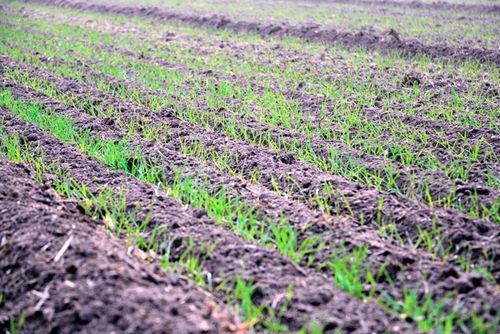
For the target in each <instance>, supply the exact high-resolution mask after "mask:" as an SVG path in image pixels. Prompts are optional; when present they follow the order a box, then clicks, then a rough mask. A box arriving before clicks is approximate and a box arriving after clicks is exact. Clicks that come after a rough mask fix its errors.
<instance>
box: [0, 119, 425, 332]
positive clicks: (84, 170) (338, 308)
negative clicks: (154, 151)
mask: <svg viewBox="0 0 500 334" xmlns="http://www.w3.org/2000/svg"><path fill="white" fill-rule="evenodd" d="M2 114H3V117H2V122H3V123H4V124H6V127H4V129H5V130H6V131H8V132H9V133H15V132H18V133H20V134H22V136H23V138H26V140H28V142H29V143H30V144H31V145H34V147H36V146H38V147H42V148H43V149H44V152H45V155H46V156H47V157H53V158H54V160H51V161H52V162H54V163H56V162H57V163H58V164H60V165H61V166H62V167H63V168H65V169H66V170H67V171H68V172H69V173H70V175H71V176H72V177H73V178H75V179H77V180H78V181H80V182H84V183H85V184H88V185H89V186H90V187H91V189H93V191H95V192H98V191H99V186H101V187H103V186H104V187H112V188H113V189H116V190H115V191H116V192H118V191H121V193H122V194H123V195H125V196H126V198H127V199H128V201H129V202H130V203H135V204H139V206H140V208H143V209H142V212H141V214H142V215H145V214H148V213H149V214H150V217H151V218H150V224H149V228H151V229H152V228H153V227H155V226H160V225H161V226H163V227H164V228H165V229H166V231H167V235H168V237H166V238H167V239H165V241H168V240H174V241H175V240H176V241H175V242H173V243H172V244H171V248H170V252H171V254H172V256H173V257H174V258H175V257H176V256H180V254H181V252H183V251H184V250H185V245H184V243H183V242H182V240H192V241H193V242H194V245H195V246H193V248H192V250H193V251H194V252H196V251H197V249H198V250H199V251H202V248H198V247H203V245H207V244H208V245H215V246H216V247H215V251H214V252H212V253H210V255H208V256H205V257H204V260H203V269H204V274H205V275H207V274H209V275H210V276H211V277H213V282H214V284H219V283H221V282H222V280H223V279H224V278H225V279H227V280H229V281H228V283H227V284H230V283H233V284H234V280H236V278H237V277H240V278H243V279H248V280H253V281H254V282H255V283H256V284H257V286H258V287H259V297H256V298H257V302H258V304H262V305H272V307H273V308H275V310H276V312H278V311H279V309H280V307H281V306H282V305H283V303H284V302H285V297H286V296H287V291H288V289H289V287H290V286H292V287H293V298H292V300H291V302H290V305H289V306H288V308H287V309H286V312H285V313H284V314H283V315H282V316H281V317H280V318H281V319H280V320H281V322H282V323H284V324H286V325H287V326H288V327H289V328H290V329H291V330H298V329H299V328H300V327H302V326H303V325H304V324H307V323H308V321H310V320H316V321H319V322H320V323H321V324H323V325H324V326H325V327H326V328H332V329H334V328H341V329H343V330H346V331H352V332H359V333H367V332H376V333H383V332H385V331H386V330H388V331H389V332H393V333H406V332H408V331H415V330H416V328H414V327H413V326H411V325H410V324H406V323H404V322H402V321H400V320H399V319H397V318H396V317H394V316H391V315H389V314H387V313H385V312H384V311H383V310H382V309H381V308H380V307H379V306H378V305H376V304H373V303H363V302H362V301H361V300H359V299H357V298H355V297H353V296H350V295H348V294H346V293H345V292H343V291H341V290H340V289H338V288H336V287H334V286H333V285H332V284H331V278H330V277H327V276H323V275H320V274H315V273H314V272H313V271H310V270H307V269H302V268H300V267H297V266H296V265H295V264H293V263H292V262H291V261H290V260H288V259H286V258H284V257H282V256H281V255H280V254H279V253H278V252H277V251H274V250H272V249H270V248H266V247H259V246H258V245H255V244H251V243H246V242H244V241H243V240H241V239H239V238H238V237H236V236H235V235H234V234H233V233H231V232H229V231H226V230H224V229H221V228H219V227H218V226H217V225H214V224H213V222H211V220H210V219H208V217H207V216H206V214H205V213H204V212H203V211H202V210H198V209H186V207H184V206H183V205H181V204H180V203H179V202H177V201H175V200H172V199H171V198H168V197H167V195H166V194H165V193H164V192H162V191H159V190H158V189H157V188H156V187H154V186H149V185H146V184H144V183H142V182H139V181H137V180H135V179H131V178H130V177H127V176H126V175H125V173H122V172H115V171H110V170H109V169H107V168H106V167H105V166H103V165H101V164H99V163H97V162H96V161H94V160H93V159H91V158H89V157H87V156H84V155H82V154H80V153H78V152H75V150H74V148H73V147H71V146H68V145H65V144H62V143H60V142H58V141H57V140H55V139H53V138H51V137H48V136H46V135H44V134H43V133H42V132H41V131H40V130H38V129H37V128H35V127H33V126H29V125H27V124H26V123H24V122H21V121H19V120H16V119H14V118H11V117H10V116H9V115H8V114H5V112H3V113H2ZM16 127H17V130H15V128H16ZM132 208H134V206H132ZM147 208H151V209H147ZM228 287H229V285H228ZM225 293H226V291H224V290H220V291H219V292H218V293H216V296H219V297H220V298H224V295H225ZM367 314H370V315H372V316H370V317H367Z"/></svg>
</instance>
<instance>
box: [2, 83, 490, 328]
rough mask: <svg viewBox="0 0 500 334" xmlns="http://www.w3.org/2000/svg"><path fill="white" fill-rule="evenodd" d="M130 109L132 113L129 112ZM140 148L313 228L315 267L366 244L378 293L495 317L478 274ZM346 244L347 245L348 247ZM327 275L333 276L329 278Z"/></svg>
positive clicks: (152, 148) (107, 131)
mask: <svg viewBox="0 0 500 334" xmlns="http://www.w3.org/2000/svg"><path fill="white" fill-rule="evenodd" d="M11 88H14V87H11ZM15 91H17V92H18V94H23V95H24V96H30V97H31V98H33V99H35V100H37V101H43V103H44V104H45V105H47V106H51V108H54V109H55V110H56V111H57V112H60V113H62V114H66V115H68V116H70V117H71V118H73V119H75V120H76V121H77V123H78V124H81V125H82V126H85V127H86V128H89V129H92V131H93V132H95V133H96V134H99V136H105V138H120V134H121V131H120V130H115V125H113V124H109V123H108V124H106V122H107V121H106V120H98V119H95V118H91V117H88V116H86V115H85V114H83V113H82V112H81V111H77V110H71V109H69V108H65V107H63V106H61V105H59V104H57V103H55V102H54V101H51V100H50V99H47V98H46V97H44V96H43V95H40V94H36V93H34V92H29V90H27V91H25V92H24V93H21V90H19V88H15ZM124 107H125V105H124ZM127 109H129V110H130V108H127ZM192 130H194V129H192ZM195 135H196V134H195ZM137 143H138V144H139V143H140V145H141V147H143V151H144V152H146V154H147V155H148V156H150V157H151V158H154V157H157V156H158V155H157V154H158V153H159V152H161V157H160V160H159V162H163V163H165V165H164V167H165V168H167V169H168V168H170V167H172V166H177V167H181V166H189V170H191V171H193V172H194V171H197V172H201V173H202V175H201V177H207V179H208V180H210V181H211V183H212V184H213V186H214V187H218V186H219V185H221V184H222V185H224V186H225V187H226V188H227V189H230V190H233V191H234V192H235V193H236V194H238V196H240V197H242V198H243V199H244V200H245V201H247V202H248V203H250V204H253V205H257V207H258V208H259V209H261V210H263V212H264V213H266V214H267V215H269V216H270V217H273V218H276V217H279V216H280V214H282V213H284V214H285V217H286V218H287V219H289V220H290V222H291V223H292V224H293V225H294V226H295V227H297V228H298V229H301V228H303V227H305V226H309V225H310V227H309V229H307V230H306V231H305V232H304V234H301V235H300V237H299V240H303V239H304V238H305V237H307V236H310V235H316V236H321V239H322V240H324V241H325V242H326V246H325V249H324V250H323V251H321V252H319V253H318V258H317V261H318V262H317V263H315V264H314V266H316V265H317V264H319V263H324V261H328V258H329V256H330V254H331V252H332V249H333V248H334V247H335V248H338V247H340V246H341V245H343V246H345V247H346V249H347V250H349V251H350V250H353V249H355V248H357V247H360V246H363V245H367V246H368V250H369V256H368V258H367V261H369V263H370V265H371V267H372V268H373V271H374V273H376V272H377V271H378V269H380V268H381V267H382V266H387V267H388V268H389V269H388V270H389V272H390V276H391V278H392V283H391V282H389V281H385V280H381V281H380V282H378V285H377V286H378V287H377V293H379V294H389V295H391V296H393V297H397V298H400V297H401V296H402V295H401V294H402V292H403V289H404V288H407V289H408V288H414V289H416V290H420V289H425V290H427V291H428V293H431V294H432V295H433V296H436V297H437V298H442V297H444V296H445V295H446V294H447V293H448V292H449V291H460V293H459V294H458V295H457V296H456V298H457V300H461V301H462V302H463V303H464V304H466V305H467V306H468V308H467V309H463V310H461V311H463V312H465V314H467V313H468V312H469V311H468V310H476V311H479V313H481V314H484V315H485V316H486V318H487V319H490V317H495V313H491V314H490V313H488V312H490V311H486V309H485V305H496V303H497V300H498V298H496V295H497V292H496V291H495V288H494V287H492V286H491V285H490V284H489V283H488V282H487V281H485V280H484V279H483V278H481V277H479V276H478V275H473V274H465V273H462V272H461V270H460V268H459V267H458V266H455V265H450V264H444V263H441V262H438V261H433V260H432V259H430V258H429V257H427V256H426V255H425V254H424V253H414V252H413V251H411V250H408V249H406V248H403V247H401V246H398V245H397V244H393V243H390V242H387V240H383V239H382V238H380V236H378V235H377V232H376V231H375V230H373V229H372V228H370V227H369V226H359V225H356V224H354V223H352V222H348V221H342V220H332V219H327V218H324V217H321V214H319V213H318V212H317V211H316V212H315V211H312V210H310V209H308V208H307V207H304V206H303V205H301V204H300V203H295V202H293V201H289V200H286V199H283V198H280V197H277V196H276V195H274V194H273V193H271V192H269V191H267V190H266V189H262V188H260V187H258V186H254V185H250V184H245V183H243V182H242V181H241V180H239V179H237V178H231V177H227V176H223V175H220V173H219V172H217V171H215V170H213V169H210V168H207V167H204V166H203V165H201V164H199V163H197V162H196V161H194V160H190V159H188V158H186V157H183V156H182V155H180V154H178V153H175V151H171V150H168V149H162V148H161V147H160V146H159V145H155V144H153V143H147V142H145V141H144V140H142V142H141V141H140V140H139V142H137ZM32 144H33V145H40V142H39V140H36V141H32ZM45 145H47V144H45ZM45 145H44V148H45ZM46 149H47V150H53V149H54V148H53V147H52V146H51V145H49V146H48V147H47V148H46ZM59 154H60V153H57V154H56V153H54V154H53V155H54V156H58V155H59ZM191 233H194V232H191ZM190 235H191V234H190ZM346 240H349V242H347V241H346ZM304 266H305V263H304ZM327 269H328V268H323V269H322V270H323V271H327V272H328V270H327ZM495 270H496V268H495ZM328 274H329V275H331V273H328ZM469 307H470V308H469ZM488 309H489V308H488ZM493 309H494V308H493ZM485 312H486V313H485Z"/></svg>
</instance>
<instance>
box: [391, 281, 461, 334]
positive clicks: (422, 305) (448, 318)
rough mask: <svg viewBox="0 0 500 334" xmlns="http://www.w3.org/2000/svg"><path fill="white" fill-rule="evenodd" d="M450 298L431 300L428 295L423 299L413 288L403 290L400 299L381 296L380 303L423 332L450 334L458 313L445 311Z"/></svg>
mask: <svg viewBox="0 0 500 334" xmlns="http://www.w3.org/2000/svg"><path fill="white" fill-rule="evenodd" d="M449 301H450V298H449V297H444V298H442V299H439V300H433V298H432V297H431V296H430V295H427V296H424V297H423V299H422V298H420V297H419V294H418V293H417V292H416V291H414V290H409V291H408V290H405V291H404V297H403V300H401V301H396V300H394V299H391V298H390V297H387V296H383V297H382V302H381V303H382V305H383V306H384V307H385V308H387V309H388V310H389V311H390V312H392V313H395V314H399V316H400V317H401V318H402V319H405V320H411V321H415V322H416V323H417V324H418V327H419V329H420V330H421V331H423V332H430V331H433V330H437V331H438V332H439V333H445V334H451V333H453V330H454V328H455V326H456V323H457V320H458V319H459V317H460V315H459V313H458V312H457V311H454V310H452V311H445V307H446V305H448V304H449Z"/></svg>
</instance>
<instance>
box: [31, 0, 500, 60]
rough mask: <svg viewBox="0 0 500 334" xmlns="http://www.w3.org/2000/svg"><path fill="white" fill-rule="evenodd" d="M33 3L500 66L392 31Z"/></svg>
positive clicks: (494, 53) (465, 50) (487, 56)
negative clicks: (336, 28)
mask: <svg viewBox="0 0 500 334" xmlns="http://www.w3.org/2000/svg"><path fill="white" fill-rule="evenodd" d="M30 1H32V0H28V1H27V2H30ZM33 2H36V3H41V4H47V5H57V6H60V7H66V8H73V9H81V10H89V11H95V12H101V13H114V14H121V15H131V16H143V17H144V16H146V17H151V18H155V19H159V20H178V21H181V22H184V23H188V24H195V25H198V26H202V27H210V28H216V29H228V30H234V31H242V32H252V33H258V34H261V35H276V36H294V37H298V38H303V39H306V40H311V41H322V42H329V43H342V44H344V45H346V46H351V47H365V48H371V49H381V50H384V49H388V50H397V51H400V52H401V53H404V54H408V55H416V54H425V55H428V56H430V57H434V58H445V59H455V60H460V61H462V60H479V61H486V62H491V63H493V64H496V65H500V60H499V59H500V51H498V50H490V49H485V48H474V47H468V46H463V47H455V46H450V45H445V44H440V45H426V44H423V43H421V42H420V41H418V40H415V39H413V40H410V39H409V40H403V39H402V38H401V37H400V36H399V34H398V33H397V32H396V31H394V30H392V29H391V30H390V31H388V32H387V34H386V35H377V34H374V33H372V32H370V31H358V32H343V31H337V30H334V29H331V30H322V29H320V28H319V26H317V25H310V26H293V25H289V24H281V25H277V24H267V25H263V24H259V23H255V22H249V21H232V20H230V19H228V18H226V17H224V16H222V15H211V16H198V15H190V14H184V13H179V12H173V11H167V10H162V9H159V8H157V7H132V6H115V5H98V4H92V3H85V2H69V1H66V0H55V1H54V0H34V1H33Z"/></svg>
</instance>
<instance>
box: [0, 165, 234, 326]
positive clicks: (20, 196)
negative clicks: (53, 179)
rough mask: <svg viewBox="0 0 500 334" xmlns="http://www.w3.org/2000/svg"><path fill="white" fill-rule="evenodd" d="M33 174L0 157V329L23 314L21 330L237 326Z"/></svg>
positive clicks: (194, 290) (210, 302)
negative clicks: (1, 300) (42, 184)
mask: <svg viewBox="0 0 500 334" xmlns="http://www.w3.org/2000/svg"><path fill="white" fill-rule="evenodd" d="M33 178H34V174H33V173H32V172H30V170H29V167H27V166H21V165H14V164H11V163H9V162H7V161H5V160H4V159H3V158H0V186H1V187H0V212H1V214H0V271H1V272H2V275H0V286H1V292H2V293H3V302H2V303H1V304H0V328H4V329H6V330H7V328H10V324H9V322H10V319H12V320H13V321H14V322H15V323H17V322H18V321H19V319H20V318H21V317H24V319H25V320H24V323H25V325H24V326H23V328H17V329H18V330H21V329H23V330H24V331H25V332H26V333H34V332H37V333H54V332H58V333H75V332H95V331H97V332H102V333H104V332H106V333H111V332H127V333H138V332H141V333H146V332H147V333H165V332H166V331H167V332H179V333H180V332H183V333H187V332H191V333H193V332H196V333H201V332H203V333H229V332H235V331H237V330H238V328H239V327H238V326H237V323H236V322H234V320H235V319H232V318H231V316H230V313H229V312H228V311H227V310H224V308H221V306H219V305H217V304H216V302H215V301H214V299H213V298H210V296H209V295H208V294H207V293H206V292H204V291H202V290H201V289H199V288H196V287H194V286H193V285H192V284H191V283H189V282H188V281H187V280H186V279H185V278H182V277H180V276H177V275H173V274H169V275H166V274H165V273H163V272H162V271H161V270H160V269H159V268H158V267H156V266H154V265H151V264H149V263H147V262H145V261H144V260H142V259H140V257H139V256H137V255H135V254H136V252H137V250H130V249H129V250H128V251H127V248H126V247H124V245H123V244H122V243H121V242H119V241H118V240H116V239H113V238H111V237H109V236H108V235H107V234H106V233H105V232H104V229H103V226H102V223H99V222H97V221H95V220H92V219H90V218H89V217H87V216H85V215H82V214H81V213H80V212H79V211H78V210H77V209H76V205H75V203H74V202H70V201H67V200H65V199H62V198H60V197H58V196H57V195H56V194H55V192H54V191H52V190H50V189H48V188H47V187H46V186H39V185H36V184H35V182H34V179H33ZM240 328H242V327H240Z"/></svg>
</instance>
